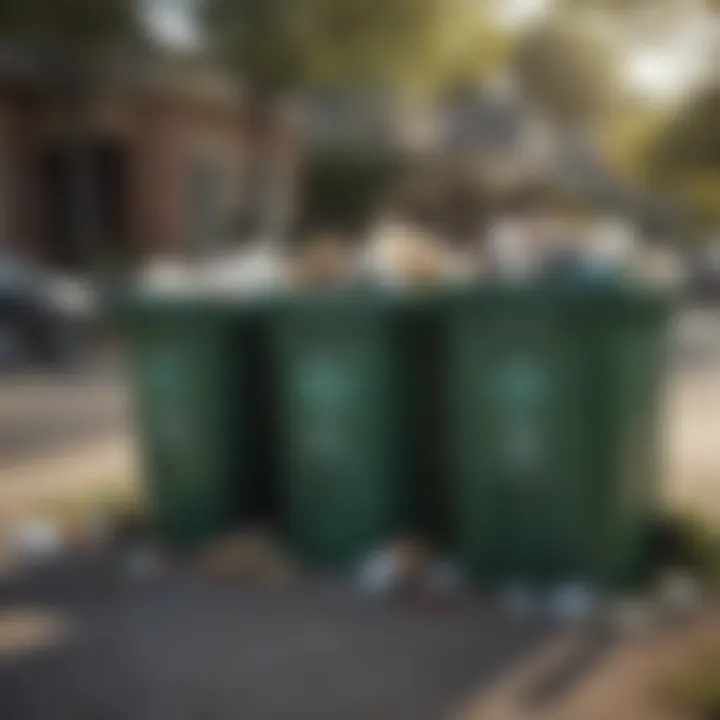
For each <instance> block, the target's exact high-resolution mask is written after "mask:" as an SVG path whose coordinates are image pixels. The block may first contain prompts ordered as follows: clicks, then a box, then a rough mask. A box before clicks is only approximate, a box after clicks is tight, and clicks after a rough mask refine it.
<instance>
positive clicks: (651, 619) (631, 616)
mask: <svg viewBox="0 0 720 720" xmlns="http://www.w3.org/2000/svg"><path fill="white" fill-rule="evenodd" d="M656 619H657V618H656V614H655V612H654V608H653V605H652V603H651V602H649V601H647V600H645V599H639V598H621V599H620V600H617V601H616V602H615V603H613V604H612V606H611V608H610V616H609V620H610V625H611V627H612V629H613V630H615V631H616V632H618V633H620V634H621V635H625V636H630V637H638V636H643V635H647V634H648V633H649V632H650V631H651V630H653V628H654V627H656Z"/></svg>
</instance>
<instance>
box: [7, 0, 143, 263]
mask: <svg viewBox="0 0 720 720" xmlns="http://www.w3.org/2000/svg"><path fill="white" fill-rule="evenodd" d="M140 34H141V12H140V8H139V5H138V3H137V2H136V0H22V1H21V2H8V3H3V9H2V11H0V37H2V39H3V40H4V41H6V42H9V43H10V44H12V45H14V46H17V47H21V48H23V49H25V50H29V51H31V52H33V53H35V54H36V55H37V56H38V58H39V59H41V60H43V61H44V62H43V63H42V65H43V78H44V81H45V89H46V90H47V93H48V96H49V97H50V98H52V99H53V100H54V101H55V102H56V103H57V107H59V108H60V110H61V115H62V117H63V118H64V122H63V126H64V127H63V129H64V139H65V141H66V142H67V146H68V148H69V158H70V160H69V172H70V175H71V178H70V190H71V201H70V208H69V217H70V232H71V235H72V236H73V237H75V238H76V240H77V243H78V246H79V247H80V249H81V252H82V253H83V256H84V258H83V259H84V261H85V262H86V263H87V264H90V265H94V264H95V263H97V262H98V260H99V254H100V253H99V248H98V239H99V238H98V231H97V218H96V209H97V203H96V202H95V199H94V187H93V186H94V178H93V172H92V157H91V145H90V138H89V133H90V131H89V128H88V127H87V121H88V110H89V107H90V104H91V102H92V100H93V98H94V97H95V93H96V92H97V90H98V89H99V87H100V85H101V84H102V83H103V81H104V80H105V74H104V72H103V70H104V68H106V63H107V61H108V60H109V59H110V58H111V57H112V55H113V54H114V53H115V52H116V51H118V49H120V48H121V47H122V46H123V45H125V44H127V43H128V41H129V40H131V39H133V38H136V37H138V36H139V35H140Z"/></svg>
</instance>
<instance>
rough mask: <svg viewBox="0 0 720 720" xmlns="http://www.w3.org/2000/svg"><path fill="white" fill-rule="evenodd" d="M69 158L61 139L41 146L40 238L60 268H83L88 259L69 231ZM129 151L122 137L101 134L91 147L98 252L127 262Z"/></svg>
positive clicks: (106, 260)
mask: <svg viewBox="0 0 720 720" xmlns="http://www.w3.org/2000/svg"><path fill="white" fill-rule="evenodd" d="M72 162H73V157H72V154H71V152H70V149H69V148H68V146H67V145H66V144H64V143H54V144H52V145H49V146H48V147H46V148H45V150H44V151H43V153H42V157H41V168H40V173H41V183H42V198H43V210H44V212H43V221H44V228H43V229H44V237H45V243H46V248H47V251H48V252H47V255H48V260H49V262H50V263H51V264H52V265H54V266H56V267H59V268H62V269H64V270H81V269H84V268H85V266H86V265H87V263H88V258H87V257H86V256H85V255H86V254H85V253H84V252H83V248H82V246H81V243H80V240H79V238H77V237H75V236H74V233H73V217H72V209H71V208H72V185H71V183H72V181H73V168H72V164H71V163H72ZM126 171H127V151H126V149H125V148H124V146H123V144H122V142H120V141H118V140H114V139H99V140H96V141H94V142H93V143H92V147H91V152H90V172H91V176H92V180H93V182H92V184H91V191H92V195H91V201H92V208H91V211H92V212H93V213H94V219H93V222H94V224H95V227H96V228H97V242H98V245H99V247H98V248H97V257H98V259H100V260H102V262H104V263H110V264H113V265H116V264H120V265H124V264H126V263H128V262H130V261H131V257H130V247H131V246H130V243H129V238H128V217H127V184H126Z"/></svg>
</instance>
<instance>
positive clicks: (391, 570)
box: [357, 538, 430, 595]
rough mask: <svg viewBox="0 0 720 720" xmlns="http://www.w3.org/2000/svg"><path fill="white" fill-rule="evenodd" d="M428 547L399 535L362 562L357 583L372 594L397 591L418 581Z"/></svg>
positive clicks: (427, 554) (422, 570) (423, 567)
mask: <svg viewBox="0 0 720 720" xmlns="http://www.w3.org/2000/svg"><path fill="white" fill-rule="evenodd" d="M429 560H430V551H429V548H428V547H427V545H426V544H425V543H424V542H422V541H420V540H415V539H410V538H406V539H402V540H399V541H398V542H396V543H395V544H392V545H389V546H387V547H385V548H381V549H380V550H377V551H375V552H373V553H371V555H370V556H369V557H368V558H367V559H366V560H365V562H363V563H362V565H361V566H360V568H359V571H358V573H357V583H358V586H359V587H360V588H361V589H362V590H364V591H366V592H368V593H371V594H376V595H382V594H389V593H393V592H396V591H398V590H400V589H402V588H403V587H407V586H408V584H409V583H411V582H417V581H418V580H419V579H420V578H421V577H422V575H423V573H424V572H425V570H426V568H427V567H428V563H429Z"/></svg>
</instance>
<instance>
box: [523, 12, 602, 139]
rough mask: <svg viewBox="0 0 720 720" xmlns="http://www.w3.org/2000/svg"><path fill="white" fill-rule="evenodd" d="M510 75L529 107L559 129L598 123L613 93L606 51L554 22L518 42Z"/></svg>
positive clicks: (584, 34)
mask: <svg viewBox="0 0 720 720" xmlns="http://www.w3.org/2000/svg"><path fill="white" fill-rule="evenodd" d="M513 70H514V73H515V76H516V78H517V81H518V83H519V85H520V88H521V90H522V91H523V93H524V95H525V96H526V97H527V98H528V100H529V101H530V103H532V104H533V105H534V106H535V107H536V108H538V109H539V110H541V111H542V112H543V113H545V114H546V115H547V116H549V117H550V118H552V119H553V120H555V121H558V122H561V123H563V124H571V125H577V124H584V123H587V122H592V121H594V120H595V119H597V118H598V117H599V116H601V115H602V114H603V113H604V112H605V110H606V109H607V108H608V105H609V103H610V101H611V99H612V93H613V88H614V87H615V77H614V72H613V69H612V58H611V57H610V55H609V53H608V50H607V48H606V47H605V46H604V45H603V44H602V43H601V42H600V41H599V39H598V38H597V37H595V36H593V35H592V34H591V33H589V32H588V31H583V30H581V29H580V28H579V27H573V26H571V25H568V24H563V23H561V22H557V21H556V22H548V23H545V24H542V25H538V26H536V27H534V28H532V29H531V30H530V31H529V32H527V33H526V34H525V36H524V37H522V38H520V40H519V42H518V45H517V49H516V52H515V54H514V58H513Z"/></svg>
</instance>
